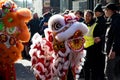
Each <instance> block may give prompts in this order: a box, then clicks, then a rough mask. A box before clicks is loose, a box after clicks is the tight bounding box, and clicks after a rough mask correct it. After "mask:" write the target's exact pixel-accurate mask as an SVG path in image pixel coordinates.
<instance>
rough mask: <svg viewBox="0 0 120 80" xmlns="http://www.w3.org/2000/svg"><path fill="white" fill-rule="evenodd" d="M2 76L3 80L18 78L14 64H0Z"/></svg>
mask: <svg viewBox="0 0 120 80" xmlns="http://www.w3.org/2000/svg"><path fill="white" fill-rule="evenodd" d="M0 78H2V80H16V72H15V67H14V64H6V65H0Z"/></svg>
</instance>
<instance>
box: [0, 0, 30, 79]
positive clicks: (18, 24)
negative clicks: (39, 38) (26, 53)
mask: <svg viewBox="0 0 120 80" xmlns="http://www.w3.org/2000/svg"><path fill="white" fill-rule="evenodd" d="M0 8H1V16H0V79H2V80H16V74H15V68H14V63H15V62H16V61H17V60H18V59H21V58H22V56H21V52H22V50H23V49H24V46H23V44H22V43H23V42H28V41H29V39H30V33H29V30H28V28H27V25H26V23H27V22H28V21H29V20H30V19H31V12H30V10H29V9H27V8H19V9H18V8H17V5H16V4H15V3H14V2H13V1H11V0H0Z"/></svg>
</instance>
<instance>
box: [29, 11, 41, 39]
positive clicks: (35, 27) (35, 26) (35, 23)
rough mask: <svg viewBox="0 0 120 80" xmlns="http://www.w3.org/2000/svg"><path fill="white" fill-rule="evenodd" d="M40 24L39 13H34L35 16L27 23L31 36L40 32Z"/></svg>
mask: <svg viewBox="0 0 120 80" xmlns="http://www.w3.org/2000/svg"><path fill="white" fill-rule="evenodd" d="M39 24H40V18H39V17H38V14H37V13H34V14H33V18H32V19H31V20H30V21H29V22H28V24H27V25H28V27H29V29H30V33H31V38H32V37H33V35H34V34H35V33H36V32H38V33H39V30H40V28H39Z"/></svg>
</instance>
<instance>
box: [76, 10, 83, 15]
mask: <svg viewBox="0 0 120 80" xmlns="http://www.w3.org/2000/svg"><path fill="white" fill-rule="evenodd" d="M76 14H79V15H81V16H83V15H84V13H83V12H82V11H80V10H77V11H76V12H75V15H76Z"/></svg>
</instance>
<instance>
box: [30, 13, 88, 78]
mask: <svg viewBox="0 0 120 80" xmlns="http://www.w3.org/2000/svg"><path fill="white" fill-rule="evenodd" d="M87 32H88V28H87V26H86V25H85V24H84V23H82V22H78V21H77V18H76V16H75V15H74V14H72V13H71V14H68V15H65V16H62V15H60V14H56V15H53V16H52V17H51V18H50V19H49V21H48V28H46V29H45V30H44V33H45V38H42V36H40V35H39V34H38V33H36V34H35V35H34V36H33V38H32V42H33V44H32V45H31V49H30V55H31V57H32V59H31V60H32V67H33V69H34V72H35V75H37V76H36V77H37V78H40V79H41V80H53V78H54V77H55V76H57V77H59V78H60V80H65V78H66V75H67V72H68V69H69V67H70V68H71V70H72V72H73V75H74V79H75V80H77V79H78V77H79V76H78V75H77V74H78V73H80V71H81V69H82V65H83V62H84V57H85V52H84V51H83V44H84V42H85V41H84V38H83V36H84V35H85V34H86V33H87Z"/></svg>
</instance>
